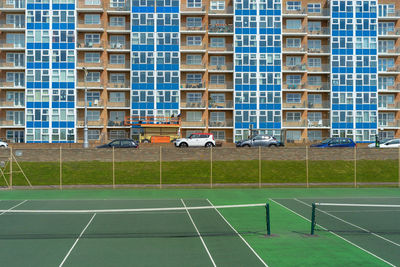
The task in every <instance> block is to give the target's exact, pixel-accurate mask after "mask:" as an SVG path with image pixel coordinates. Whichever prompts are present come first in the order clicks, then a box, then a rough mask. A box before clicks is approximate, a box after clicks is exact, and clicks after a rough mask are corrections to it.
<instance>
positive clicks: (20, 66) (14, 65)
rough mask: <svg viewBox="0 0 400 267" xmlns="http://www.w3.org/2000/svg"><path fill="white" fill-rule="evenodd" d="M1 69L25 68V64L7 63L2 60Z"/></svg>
mask: <svg viewBox="0 0 400 267" xmlns="http://www.w3.org/2000/svg"><path fill="white" fill-rule="evenodd" d="M0 67H3V68H25V62H22V63H19V62H18V63H17V64H15V62H7V61H6V60H0Z"/></svg>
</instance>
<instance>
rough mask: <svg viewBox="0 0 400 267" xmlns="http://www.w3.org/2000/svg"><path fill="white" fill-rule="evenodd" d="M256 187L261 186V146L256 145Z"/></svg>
mask: <svg viewBox="0 0 400 267" xmlns="http://www.w3.org/2000/svg"><path fill="white" fill-rule="evenodd" d="M258 188H261V146H259V147H258Z"/></svg>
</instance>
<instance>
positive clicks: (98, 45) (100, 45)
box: [77, 40, 104, 48]
mask: <svg viewBox="0 0 400 267" xmlns="http://www.w3.org/2000/svg"><path fill="white" fill-rule="evenodd" d="M77 48H104V42H103V41H100V43H93V42H89V41H85V40H78V47H77Z"/></svg>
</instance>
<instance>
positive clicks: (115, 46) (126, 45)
mask: <svg viewBox="0 0 400 267" xmlns="http://www.w3.org/2000/svg"><path fill="white" fill-rule="evenodd" d="M107 48H108V49H117V50H123V49H129V48H130V47H129V43H111V44H108V47H107Z"/></svg>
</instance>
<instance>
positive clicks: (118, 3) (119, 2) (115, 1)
mask: <svg viewBox="0 0 400 267" xmlns="http://www.w3.org/2000/svg"><path fill="white" fill-rule="evenodd" d="M110 6H111V7H125V0H111V1H110Z"/></svg>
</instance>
